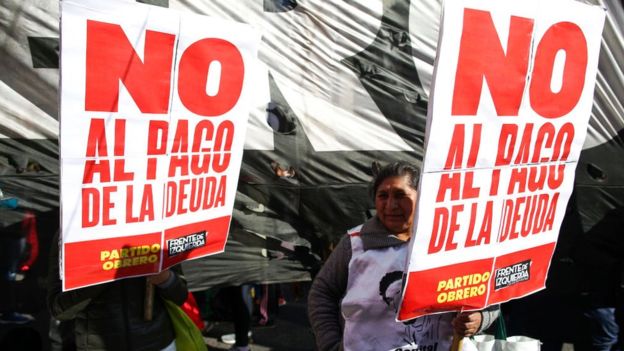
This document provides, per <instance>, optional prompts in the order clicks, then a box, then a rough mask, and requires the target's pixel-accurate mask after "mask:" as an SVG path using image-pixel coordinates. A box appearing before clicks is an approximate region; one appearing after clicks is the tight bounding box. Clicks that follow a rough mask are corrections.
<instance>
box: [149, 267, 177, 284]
mask: <svg viewBox="0 0 624 351" xmlns="http://www.w3.org/2000/svg"><path fill="white" fill-rule="evenodd" d="M171 274H173V273H171V272H170V271H169V270H168V269H165V270H164V271H162V272H160V273H158V274H154V275H152V276H149V277H148V278H147V280H148V281H149V282H150V283H152V284H154V285H159V284H162V283H164V282H166V281H167V279H169V276H170V275H171Z"/></svg>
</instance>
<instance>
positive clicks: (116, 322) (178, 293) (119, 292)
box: [47, 250, 188, 351]
mask: <svg viewBox="0 0 624 351" xmlns="http://www.w3.org/2000/svg"><path fill="white" fill-rule="evenodd" d="M179 272H180V271H179V269H177V268H176V269H172V273H174V274H173V279H170V280H169V281H168V282H166V283H165V284H164V287H156V288H155V294H154V295H155V296H154V309H153V319H152V320H151V321H149V322H148V321H145V320H144V318H143V303H144V298H145V286H146V278H145V277H139V278H128V279H122V280H118V281H114V282H110V283H105V284H100V285H95V286H90V287H86V288H80V289H76V290H71V291H66V292H62V285H61V281H60V279H59V266H58V250H52V253H51V255H50V272H49V275H48V295H47V299H48V306H49V309H50V313H51V314H52V316H53V317H54V318H57V319H59V320H74V324H75V338H76V346H77V348H78V350H114V351H124V350H129V351H130V350H132V351H135V350H161V349H163V348H164V347H166V346H167V345H169V344H170V343H171V342H172V341H173V340H174V339H175V336H174V331H173V327H172V325H171V320H170V319H169V316H168V314H167V310H166V309H165V306H164V304H163V303H162V299H163V298H165V299H168V300H171V301H173V302H175V303H176V304H178V305H182V304H183V303H184V301H185V300H186V297H187V294H188V292H187V289H186V282H185V281H184V279H183V278H182V277H181V275H180V274H179Z"/></svg>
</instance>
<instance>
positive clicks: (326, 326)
mask: <svg viewBox="0 0 624 351" xmlns="http://www.w3.org/2000/svg"><path fill="white" fill-rule="evenodd" d="M350 260H351V242H350V239H349V237H348V236H345V237H344V238H342V240H341V241H340V242H339V243H338V245H337V246H336V248H335V249H334V251H333V252H332V253H331V255H330V256H329V258H328V259H327V261H326V262H325V264H324V265H323V267H322V268H321V270H320V272H319V273H318V275H317V276H316V278H315V279H314V282H313V283H312V287H311V289H310V294H309V296H308V317H309V319H310V324H311V325H312V330H313V331H314V335H315V337H316V345H317V347H318V350H320V351H330V350H331V351H335V350H341V349H342V324H343V323H342V321H341V313H340V302H341V300H342V298H343V297H344V295H345V292H346V290H347V281H348V278H349V261H350Z"/></svg>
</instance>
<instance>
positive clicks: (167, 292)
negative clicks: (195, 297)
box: [156, 265, 188, 306]
mask: <svg viewBox="0 0 624 351" xmlns="http://www.w3.org/2000/svg"><path fill="white" fill-rule="evenodd" d="M171 273H172V274H171V275H170V276H169V279H168V280H167V281H166V282H164V283H162V284H159V285H156V292H157V293H158V294H159V295H160V297H162V298H163V299H167V300H169V301H172V302H173V303H175V304H176V305H178V306H182V304H183V303H184V302H185V301H186V298H187V297H188V289H187V287H186V280H185V279H184V276H183V275H182V269H181V267H180V266H179V265H178V266H175V267H173V268H171Z"/></svg>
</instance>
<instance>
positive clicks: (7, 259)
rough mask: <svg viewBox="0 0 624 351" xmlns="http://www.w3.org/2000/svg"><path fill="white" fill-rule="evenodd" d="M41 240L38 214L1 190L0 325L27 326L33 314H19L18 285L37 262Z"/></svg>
mask: <svg viewBox="0 0 624 351" xmlns="http://www.w3.org/2000/svg"><path fill="white" fill-rule="evenodd" d="M38 254H39V239H38V237H37V224H36V218H35V215H34V214H33V213H32V212H31V211H30V210H27V209H24V208H23V207H22V206H20V201H19V199H18V198H17V197H10V196H5V195H4V193H3V192H2V190H1V189H0V296H1V298H2V303H0V324H26V323H30V322H32V321H34V317H33V316H32V315H30V314H27V313H23V312H22V311H17V310H16V309H17V306H18V300H19V299H18V296H17V285H18V284H20V282H21V281H22V280H23V279H24V277H25V274H26V273H27V272H28V271H29V270H30V267H32V265H33V264H34V263H35V261H36V260H37V257H38Z"/></svg>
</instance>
